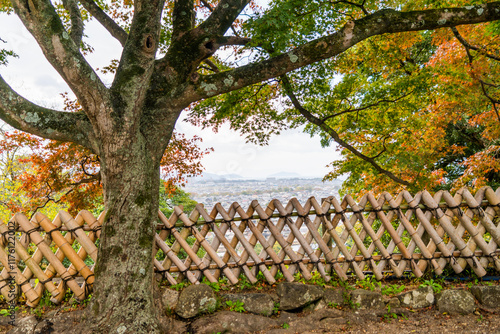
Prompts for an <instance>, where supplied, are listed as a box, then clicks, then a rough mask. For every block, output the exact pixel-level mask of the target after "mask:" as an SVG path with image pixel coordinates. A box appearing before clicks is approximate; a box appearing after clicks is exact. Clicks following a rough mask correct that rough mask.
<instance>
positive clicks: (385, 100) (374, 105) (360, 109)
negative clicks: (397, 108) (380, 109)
mask: <svg viewBox="0 0 500 334" xmlns="http://www.w3.org/2000/svg"><path fill="white" fill-rule="evenodd" d="M412 93H413V92H410V93H407V94H404V95H402V96H400V97H398V98H397V99H394V100H388V99H382V100H379V101H377V102H375V103H372V104H368V105H366V106H363V107H359V108H354V109H353V108H348V109H346V110H342V111H339V112H337V113H335V114H332V115H328V116H326V117H324V118H322V119H321V122H323V123H324V122H326V121H327V120H329V119H330V118H334V117H337V116H340V115H343V114H347V113H351V112H359V111H363V110H366V109H370V108H373V107H376V106H378V105H379V104H381V103H394V102H397V101H399V100H402V99H404V98H405V97H407V96H409V95H410V94H412Z"/></svg>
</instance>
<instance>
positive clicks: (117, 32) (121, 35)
mask: <svg viewBox="0 0 500 334" xmlns="http://www.w3.org/2000/svg"><path fill="white" fill-rule="evenodd" d="M79 1H80V3H81V4H82V5H83V8H85V9H86V10H87V11H88V12H89V13H90V14H91V15H92V16H93V17H95V19H96V20H97V21H98V22H99V23H100V24H101V25H102V26H103V27H104V28H105V29H106V30H107V31H108V32H109V33H110V34H111V36H113V37H114V38H116V39H117V40H118V42H120V44H121V45H122V46H125V42H126V41H127V38H128V34H127V32H126V31H125V30H123V28H122V27H120V26H119V25H118V24H117V23H116V22H115V21H114V20H113V19H112V18H110V17H109V16H108V15H107V14H106V13H105V12H104V11H103V10H102V9H101V7H99V6H98V5H97V4H96V3H95V2H94V1H93V0H79Z"/></svg>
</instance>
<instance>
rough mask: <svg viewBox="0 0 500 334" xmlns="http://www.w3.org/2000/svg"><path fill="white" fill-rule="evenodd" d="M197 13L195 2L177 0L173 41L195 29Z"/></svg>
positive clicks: (192, 0) (174, 13)
mask: <svg viewBox="0 0 500 334" xmlns="http://www.w3.org/2000/svg"><path fill="white" fill-rule="evenodd" d="M195 17H196V12H195V10H194V0H177V1H175V3H174V12H173V16H172V18H173V30H172V39H177V38H178V37H179V36H180V35H182V34H183V33H185V32H187V31H189V30H191V29H193V27H194V21H195Z"/></svg>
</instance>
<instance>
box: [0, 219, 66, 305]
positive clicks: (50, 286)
mask: <svg viewBox="0 0 500 334" xmlns="http://www.w3.org/2000/svg"><path fill="white" fill-rule="evenodd" d="M7 231H8V229H7V226H6V225H5V224H4V223H3V222H0V233H5V232H7ZM14 249H15V252H16V253H17V254H18V255H19V257H20V258H21V260H23V262H24V263H25V264H26V266H28V267H29V268H30V270H31V272H32V273H34V274H35V276H36V277H37V278H38V279H39V280H40V282H39V284H43V285H44V286H45V287H46V288H47V290H49V292H50V294H51V295H52V296H53V297H56V296H57V295H58V294H59V291H57V288H56V287H55V285H54V283H52V281H51V280H50V279H49V277H47V275H45V273H44V272H43V270H42V269H40V267H39V266H38V264H37V263H36V262H35V261H34V260H33V259H32V258H31V256H30V255H29V254H28V251H27V250H26V249H25V248H24V247H23V245H21V243H19V242H15V243H14ZM24 277H25V278H26V279H29V278H28V277H26V276H24Z"/></svg>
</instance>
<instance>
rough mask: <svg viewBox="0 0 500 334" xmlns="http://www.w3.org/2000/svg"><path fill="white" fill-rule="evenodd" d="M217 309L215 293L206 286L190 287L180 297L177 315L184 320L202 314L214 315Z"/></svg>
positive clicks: (176, 310)
mask: <svg viewBox="0 0 500 334" xmlns="http://www.w3.org/2000/svg"><path fill="white" fill-rule="evenodd" d="M216 308H217V299H216V298H215V294H214V291H213V290H212V289H211V288H210V287H209V286H208V285H206V284H196V285H190V286H188V287H187V288H186V289H184V290H183V291H182V292H181V294H180V296H179V301H178V302H177V306H176V308H175V313H177V315H179V316H180V317H182V318H185V319H187V318H192V317H195V316H197V315H198V314H201V313H212V312H215V310H216Z"/></svg>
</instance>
